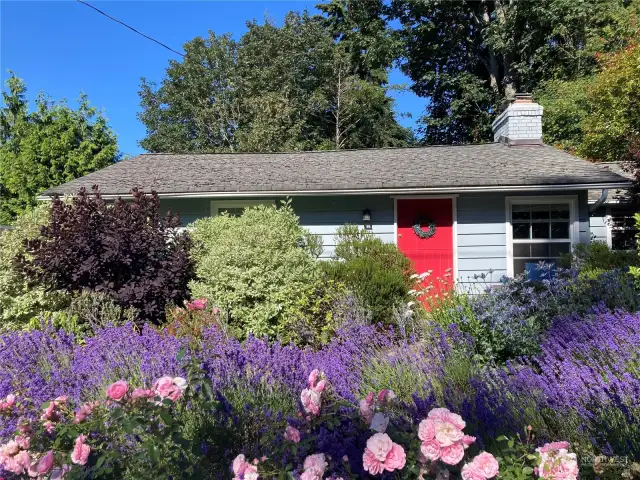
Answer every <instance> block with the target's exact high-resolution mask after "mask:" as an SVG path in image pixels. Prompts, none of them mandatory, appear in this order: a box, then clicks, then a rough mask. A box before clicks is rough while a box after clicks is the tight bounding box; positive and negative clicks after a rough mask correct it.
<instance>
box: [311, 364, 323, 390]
mask: <svg viewBox="0 0 640 480" xmlns="http://www.w3.org/2000/svg"><path fill="white" fill-rule="evenodd" d="M318 375H320V371H319V370H318V369H317V368H314V369H313V370H311V373H310V374H309V388H313V387H315V385H316V382H317V381H318Z"/></svg>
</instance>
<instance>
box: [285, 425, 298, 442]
mask: <svg viewBox="0 0 640 480" xmlns="http://www.w3.org/2000/svg"><path fill="white" fill-rule="evenodd" d="M284 439H285V440H286V441H288V442H293V443H299V442H300V430H298V429H297V428H295V427H292V426H291V425H287V428H286V429H285V431H284Z"/></svg>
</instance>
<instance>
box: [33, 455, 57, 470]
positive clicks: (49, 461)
mask: <svg viewBox="0 0 640 480" xmlns="http://www.w3.org/2000/svg"><path fill="white" fill-rule="evenodd" d="M54 460H55V457H54V455H53V450H49V451H48V452H47V453H45V455H44V457H42V458H41V459H40V461H39V462H38V463H37V465H36V468H35V470H36V472H37V474H38V475H45V474H47V473H49V472H50V471H51V469H52V468H53V462H54Z"/></svg>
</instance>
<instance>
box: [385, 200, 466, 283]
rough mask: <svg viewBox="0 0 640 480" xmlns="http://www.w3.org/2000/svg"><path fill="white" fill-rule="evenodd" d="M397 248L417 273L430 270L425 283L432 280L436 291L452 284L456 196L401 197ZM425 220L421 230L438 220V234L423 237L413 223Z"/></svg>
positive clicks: (436, 222) (436, 230)
mask: <svg viewBox="0 0 640 480" xmlns="http://www.w3.org/2000/svg"><path fill="white" fill-rule="evenodd" d="M397 208H398V210H397V221H398V234H397V235H398V248H399V249H400V251H401V252H402V253H404V254H405V255H406V256H407V257H408V258H409V260H411V262H412V263H413V266H414V268H415V270H416V272H417V273H418V274H420V273H424V272H428V271H430V270H431V275H429V276H428V277H427V278H426V279H425V282H424V285H425V286H426V285H428V284H429V283H431V284H433V285H434V287H436V289H435V291H436V292H437V291H438V290H441V289H442V288H443V287H444V288H449V287H451V285H452V284H453V273H454V272H453V199H451V198H434V199H428V198H419V199H398V204H397ZM420 221H422V230H423V231H427V230H428V229H429V222H430V221H433V223H435V234H434V235H433V236H431V237H430V238H421V237H420V236H419V235H418V234H417V233H416V232H415V231H414V225H416V224H417V223H418V222H420Z"/></svg>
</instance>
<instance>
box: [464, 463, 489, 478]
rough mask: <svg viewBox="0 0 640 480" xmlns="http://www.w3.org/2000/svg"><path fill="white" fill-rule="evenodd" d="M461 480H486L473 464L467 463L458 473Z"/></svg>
mask: <svg viewBox="0 0 640 480" xmlns="http://www.w3.org/2000/svg"><path fill="white" fill-rule="evenodd" d="M460 474H461V476H462V480H486V478H485V477H484V475H482V474H481V473H480V472H479V471H478V469H477V468H476V467H475V465H474V464H473V463H467V464H466V465H465V466H464V467H462V471H461V472H460Z"/></svg>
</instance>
